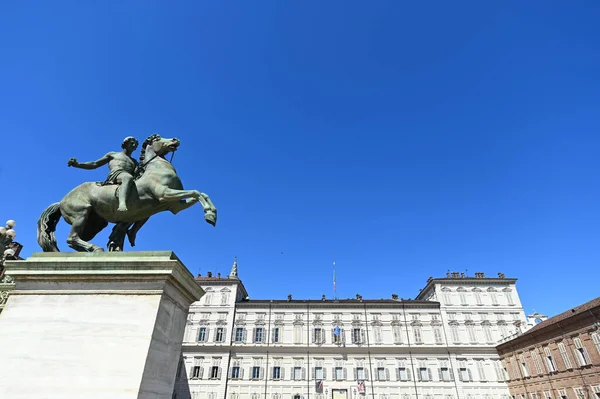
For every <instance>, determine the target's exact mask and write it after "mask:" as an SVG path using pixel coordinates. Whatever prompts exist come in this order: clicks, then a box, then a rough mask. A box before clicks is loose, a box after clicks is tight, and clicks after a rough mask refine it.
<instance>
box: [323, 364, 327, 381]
mask: <svg viewBox="0 0 600 399" xmlns="http://www.w3.org/2000/svg"><path fill="white" fill-rule="evenodd" d="M323 379H324V380H326V379H327V369H326V368H325V367H323Z"/></svg>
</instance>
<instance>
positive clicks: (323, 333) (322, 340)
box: [321, 329, 333, 344]
mask: <svg viewBox="0 0 600 399" xmlns="http://www.w3.org/2000/svg"><path fill="white" fill-rule="evenodd" d="M326 342H327V340H326V339H325V329H323V331H322V332H321V343H322V344H324V343H326ZM331 342H333V341H331Z"/></svg>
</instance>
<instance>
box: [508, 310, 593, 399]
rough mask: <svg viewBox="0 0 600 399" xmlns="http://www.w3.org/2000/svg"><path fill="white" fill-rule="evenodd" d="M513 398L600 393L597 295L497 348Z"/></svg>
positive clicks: (584, 398)
mask: <svg viewBox="0 0 600 399" xmlns="http://www.w3.org/2000/svg"><path fill="white" fill-rule="evenodd" d="M497 349H498V354H499V355H500V358H501V359H502V362H503V367H504V369H505V372H506V374H507V377H508V378H509V382H508V385H509V388H510V392H511V395H512V397H513V398H515V399H549V398H552V399H592V398H600V298H596V299H594V300H592V301H590V302H587V303H585V304H583V305H581V306H579V307H577V308H574V309H570V310H568V311H566V312H564V313H561V314H559V315H557V316H555V317H552V318H550V319H547V320H545V321H540V323H539V324H537V325H536V326H535V327H533V328H531V329H530V330H528V331H527V332H525V333H523V334H521V335H520V336H518V337H516V338H514V339H512V340H509V341H506V342H503V343H501V344H500V345H498V347H497Z"/></svg>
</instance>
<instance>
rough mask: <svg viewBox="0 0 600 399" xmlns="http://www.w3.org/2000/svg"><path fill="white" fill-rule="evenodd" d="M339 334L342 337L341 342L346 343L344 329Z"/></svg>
mask: <svg viewBox="0 0 600 399" xmlns="http://www.w3.org/2000/svg"><path fill="white" fill-rule="evenodd" d="M340 335H341V337H342V342H343V343H346V330H342V331H341V334H340Z"/></svg>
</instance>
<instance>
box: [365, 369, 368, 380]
mask: <svg viewBox="0 0 600 399" xmlns="http://www.w3.org/2000/svg"><path fill="white" fill-rule="evenodd" d="M368 379H369V370H368V369H365V380H368Z"/></svg>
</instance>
